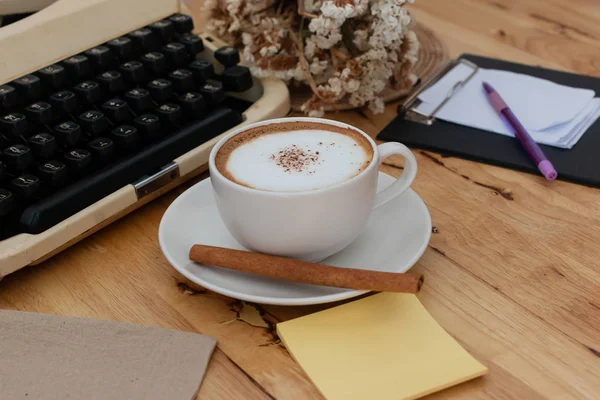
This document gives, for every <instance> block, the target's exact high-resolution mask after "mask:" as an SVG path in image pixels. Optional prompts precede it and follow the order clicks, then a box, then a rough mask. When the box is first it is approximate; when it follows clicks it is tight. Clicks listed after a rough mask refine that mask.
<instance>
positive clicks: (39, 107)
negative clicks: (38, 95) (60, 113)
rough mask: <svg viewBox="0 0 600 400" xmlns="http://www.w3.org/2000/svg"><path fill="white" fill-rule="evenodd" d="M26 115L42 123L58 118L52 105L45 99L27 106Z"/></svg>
mask: <svg viewBox="0 0 600 400" xmlns="http://www.w3.org/2000/svg"><path fill="white" fill-rule="evenodd" d="M25 115H26V116H27V119H28V120H29V121H32V122H34V123H36V124H41V125H46V124H49V123H51V122H52V121H54V119H55V118H56V115H54V110H53V109H52V105H50V103H46V102H45V101H36V102H35V103H32V104H30V105H28V106H27V107H25Z"/></svg>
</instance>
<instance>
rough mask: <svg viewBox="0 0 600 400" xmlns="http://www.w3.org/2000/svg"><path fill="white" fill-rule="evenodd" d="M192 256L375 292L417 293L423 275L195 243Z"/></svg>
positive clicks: (290, 278)
mask: <svg viewBox="0 0 600 400" xmlns="http://www.w3.org/2000/svg"><path fill="white" fill-rule="evenodd" d="M190 260H192V261H195V262H199V263H202V264H206V265H214V266H217V267H223V268H229V269H234V270H237V271H243V272H248V273H252V274H257V275H262V276H267V277H270V278H276V279H284V280H288V281H293V282H300V283H308V284H311V285H320V286H330V287H337V288H345V289H356V290H370V291H376V292H398V293H415V294H416V293H418V292H419V290H421V286H422V285H423V275H421V274H417V273H411V272H407V273H393V272H379V271H368V270H363V269H351V268H340V267H333V266H329V265H323V264H316V263H310V262H306V261H300V260H295V259H291V258H286V257H278V256H272V255H268V254H261V253H253V252H249V251H242V250H233V249H226V248H222V247H213V246H204V245H200V244H196V245H194V246H192V248H191V249H190Z"/></svg>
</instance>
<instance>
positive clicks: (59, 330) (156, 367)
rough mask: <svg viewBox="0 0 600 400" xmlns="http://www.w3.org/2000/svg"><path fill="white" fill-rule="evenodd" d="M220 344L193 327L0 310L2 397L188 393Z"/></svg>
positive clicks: (155, 399) (180, 399) (155, 397)
mask: <svg viewBox="0 0 600 400" xmlns="http://www.w3.org/2000/svg"><path fill="white" fill-rule="evenodd" d="M215 345H216V340H215V339H213V338H211V337H208V336H204V335H199V334H194V333H187V332H180V331H173V330H168V329H163V328H152V327H146V326H142V325H134V324H124V323H117V322H111V321H101V320H93V319H84V318H75V317H64V316H58V315H47V314H38V313H29V312H19V311H7V310H0V398H2V399H11V400H22V399H25V400H32V399H35V400H42V399H43V400H46V399H47V400H64V399H74V400H78V399H85V400H100V399H102V400H105V399H110V400H120V399H124V400H125V399H126V400H138V399H139V400H142V399H143V400H159V399H160V400H163V399H169V400H190V399H194V398H195V397H196V394H197V392H198V389H199V388H200V383H201V382H202V379H203V377H204V373H205V372H206V367H207V364H208V361H209V359H210V357H211V354H212V352H213V350H214V348H215Z"/></svg>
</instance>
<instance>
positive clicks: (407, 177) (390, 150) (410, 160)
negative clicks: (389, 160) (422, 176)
mask: <svg viewBox="0 0 600 400" xmlns="http://www.w3.org/2000/svg"><path fill="white" fill-rule="evenodd" d="M377 150H378V152H379V160H378V162H379V165H381V163H383V160H385V159H386V157H388V156H391V155H392V154H400V155H402V156H404V171H402V175H400V177H399V178H398V179H396V182H394V183H392V184H391V185H390V186H389V187H388V188H386V189H384V190H382V191H381V192H379V193H377V196H376V197H375V205H374V206H373V209H375V208H377V207H380V206H382V205H384V204H385V203H387V202H389V201H390V200H392V199H394V198H396V197H398V196H400V195H401V194H402V193H404V192H405V191H406V189H408V188H409V187H410V185H411V184H412V183H413V181H414V180H415V177H416V176H417V159H416V158H415V156H414V154H413V153H412V151H410V149H409V148H408V147H406V146H405V145H403V144H401V143H396V142H388V143H384V144H380V145H379V146H377Z"/></svg>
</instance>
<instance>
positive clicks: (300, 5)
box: [298, 0, 318, 19]
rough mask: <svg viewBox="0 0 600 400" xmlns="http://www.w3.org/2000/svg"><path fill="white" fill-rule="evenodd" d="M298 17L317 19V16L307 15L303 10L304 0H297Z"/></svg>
mask: <svg viewBox="0 0 600 400" xmlns="http://www.w3.org/2000/svg"><path fill="white" fill-rule="evenodd" d="M298 15H300V16H301V17H303V18H309V19H312V18H318V15H315V14H311V13H307V12H306V11H305V10H304V0H298Z"/></svg>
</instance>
